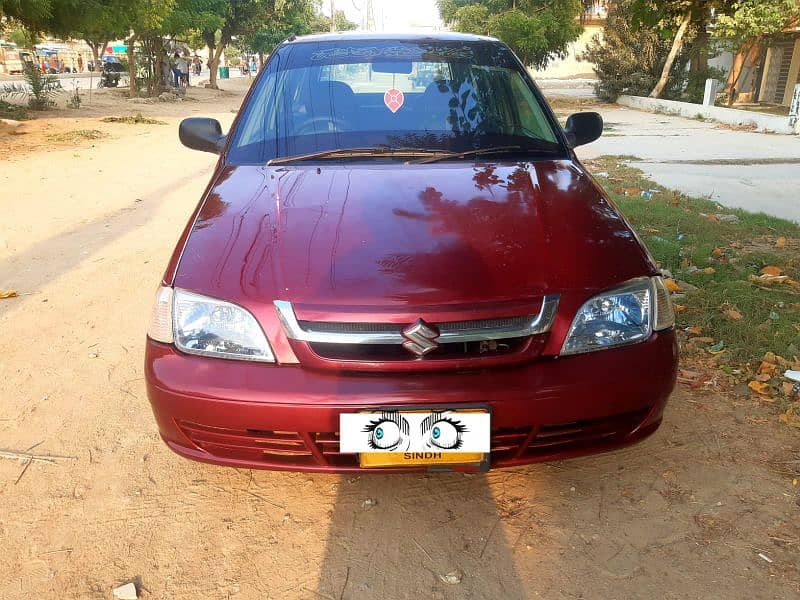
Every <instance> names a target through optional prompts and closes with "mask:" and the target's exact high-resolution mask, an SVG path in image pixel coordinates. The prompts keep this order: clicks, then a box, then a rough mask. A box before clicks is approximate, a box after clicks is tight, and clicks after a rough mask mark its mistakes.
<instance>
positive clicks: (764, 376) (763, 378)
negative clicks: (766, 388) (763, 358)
mask: <svg viewBox="0 0 800 600" xmlns="http://www.w3.org/2000/svg"><path fill="white" fill-rule="evenodd" d="M770 379H772V376H771V375H768V374H767V373H759V374H758V375H756V381H763V382H766V381H769V380H770Z"/></svg>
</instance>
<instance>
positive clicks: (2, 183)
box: [0, 81, 800, 600]
mask: <svg viewBox="0 0 800 600" xmlns="http://www.w3.org/2000/svg"><path fill="white" fill-rule="evenodd" d="M243 83H245V82H244V81H243V82H241V83H240V84H238V87H237V84H233V83H232V84H229V85H230V86H231V87H233V88H234V89H232V91H229V92H228V93H224V94H217V93H214V92H210V91H206V90H196V91H194V92H192V93H193V94H194V95H196V96H197V97H198V98H199V100H197V101H192V102H185V103H174V104H173V103H169V104H167V103H158V104H152V105H150V104H141V105H140V104H133V103H131V102H129V101H126V100H125V99H123V98H122V97H121V96H117V95H114V94H113V93H108V94H105V95H101V96H100V97H99V99H98V97H95V99H94V101H95V102H96V104H95V106H93V107H91V108H89V109H86V110H84V109H81V110H80V111H77V112H76V111H67V110H61V111H57V112H53V113H51V114H50V115H48V116H47V117H46V118H43V119H41V120H37V121H34V122H32V123H30V124H29V126H28V129H29V133H28V134H27V135H23V136H17V137H13V138H11V137H5V138H2V139H0V215H2V216H0V289H16V290H17V291H18V292H19V293H20V294H21V295H20V297H18V298H12V299H8V300H0V333H2V336H0V340H2V344H0V450H3V451H6V452H7V451H17V452H22V451H30V452H32V453H34V454H37V455H49V456H58V457H61V458H56V459H53V462H33V463H31V464H27V463H26V462H25V461H20V460H14V459H12V458H8V457H6V456H0V598H3V599H11V598H14V599H17V598H19V599H30V598H48V599H49V598H60V599H63V598H97V599H100V598H111V597H112V592H111V590H112V588H113V587H114V586H116V585H119V584H120V583H123V582H126V581H131V580H135V581H136V582H137V584H138V586H139V589H140V597H141V598H145V599H148V598H154V599H155V598H210V599H216V598H230V597H236V598H259V599H266V598H274V599H283V598H289V599H294V598H299V599H304V600H305V599H308V600H312V599H319V598H322V599H329V600H344V599H362V598H387V599H404V598H409V599H410V598H433V599H437V600H445V599H453V600H455V599H465V598H474V599H490V600H494V599H506V598H508V599H518V598H589V599H593V598H601V599H605V598H616V599H626V598H670V599H672V598H676V599H677V598H748V599H750V598H759V599H762V598H763V599H768V598H770V599H771V598H775V599H779V598H781V599H784V598H792V597H798V595H800V565H799V564H798V562H799V561H798V559H799V557H800V553H799V552H798V549H800V519H798V511H799V510H800V507H799V506H798V502H800V486H798V485H797V484H796V479H797V478H800V440H798V438H797V435H796V434H792V432H791V431H789V429H788V428H786V427H784V426H782V425H781V424H780V423H778V422H777V419H776V418H775V415H774V412H773V411H772V410H771V409H770V408H769V407H768V406H764V405H761V404H759V403H758V402H757V401H756V400H754V399H751V398H731V397H723V396H721V395H719V394H718V393H717V392H716V390H715V386H714V383H713V381H712V382H710V385H709V386H707V387H706V388H704V389H700V390H690V389H687V388H683V387H681V388H679V389H678V390H676V392H675V394H674V396H673V398H672V400H671V403H670V405H669V408H668V410H667V413H666V418H665V423H664V425H663V426H662V428H661V429H660V430H659V431H658V432H657V433H656V434H655V435H654V436H653V437H652V438H650V439H649V440H647V441H646V442H644V443H643V444H641V445H639V446H636V447H633V448H629V449H626V450H622V451H618V452H614V453H610V454H605V455H601V456H595V457H589V458H583V459H578V460H571V461H565V462H559V463H549V464H541V465H535V466H531V467H525V468H515V469H509V470H498V471H492V472H490V473H488V474H485V475H463V474H445V475H442V474H439V475H410V476H385V475H364V476H360V477H347V476H344V477H340V476H332V475H305V474H291V473H290V474H287V473H272V472H264V471H244V470H235V469H229V468H220V467H213V466H209V465H204V464H199V463H192V462H189V461H186V460H184V459H182V458H179V457H178V456H176V455H174V454H172V453H170V452H169V451H168V450H167V448H166V447H165V446H164V445H163V444H162V443H161V441H160V440H159V438H158V434H157V432H156V427H155V424H154V421H153V418H152V415H151V413H150V408H149V405H148V403H147V398H146V395H145V391H144V384H143V379H142V377H143V375H142V363H143V342H144V331H145V327H146V322H147V319H148V313H149V310H150V305H151V301H152V297H153V293H154V291H155V287H156V284H157V282H158V280H159V278H160V277H161V274H162V271H163V268H164V266H165V265H166V261H167V258H168V256H169V254H170V252H171V250H172V248H173V245H174V243H175V241H176V239H177V237H178V235H179V233H180V231H181V228H182V227H183V225H184V223H185V221H186V219H187V218H188V215H189V213H190V212H191V210H192V208H193V206H194V205H195V203H196V202H197V200H198V198H199V196H200V194H201V193H202V190H203V188H204V187H205V185H206V183H207V178H208V176H209V173H210V170H211V168H212V165H213V163H214V157H213V156H211V155H208V154H201V153H197V152H190V151H188V150H185V149H183V148H182V147H181V146H180V145H179V142H178V139H177V132H176V125H177V123H178V120H179V118H180V117H182V116H185V115H187V114H203V115H209V116H215V117H217V118H219V119H220V120H222V121H223V122H224V123H229V122H230V120H231V119H232V117H233V112H232V111H233V110H235V109H236V108H237V107H238V104H239V102H240V101H241V94H242V93H243V91H244V90H243V88H242V87H241V86H242V84H243ZM136 112H141V113H143V114H144V115H150V116H155V117H157V118H159V119H163V120H164V121H166V123H167V124H166V125H124V124H111V123H102V122H100V121H99V120H98V119H99V117H102V116H106V115H128V114H135V113H136ZM75 129H97V130H99V131H102V132H104V133H107V134H108V136H107V137H104V138H102V139H95V140H82V141H77V142H60V143H57V144H56V145H55V146H54V145H53V143H52V142H50V141H49V140H48V138H47V136H48V135H51V134H53V133H63V132H65V131H70V130H75ZM0 454H2V453H0ZM793 480H795V484H793ZM448 581H450V582H451V583H448Z"/></svg>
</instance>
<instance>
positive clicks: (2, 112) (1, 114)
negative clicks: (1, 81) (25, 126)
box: [0, 100, 30, 121]
mask: <svg viewBox="0 0 800 600" xmlns="http://www.w3.org/2000/svg"><path fill="white" fill-rule="evenodd" d="M28 118H30V117H29V115H28V111H27V110H25V107H24V106H18V105H16V104H11V103H10V102H6V101H5V100H0V119H13V120H15V121H24V120H26V119H28Z"/></svg>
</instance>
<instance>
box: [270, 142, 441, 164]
mask: <svg viewBox="0 0 800 600" xmlns="http://www.w3.org/2000/svg"><path fill="white" fill-rule="evenodd" d="M442 153H444V154H445V155H447V151H446V150H433V149H428V148H392V147H391V146H375V147H372V148H337V149H335V150H321V151H319V152H310V153H308V154H296V155H294V156H280V157H278V158H273V159H272V160H270V161H268V162H267V166H269V167H271V166H274V165H287V164H289V163H293V162H299V161H303V160H311V159H314V158H355V157H359V156H396V155H399V156H424V157H426V158H433V156H431V155H439V154H442ZM437 158H438V156H437Z"/></svg>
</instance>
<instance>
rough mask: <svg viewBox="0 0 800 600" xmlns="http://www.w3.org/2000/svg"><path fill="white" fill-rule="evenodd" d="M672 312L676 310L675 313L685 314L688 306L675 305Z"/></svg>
mask: <svg viewBox="0 0 800 600" xmlns="http://www.w3.org/2000/svg"><path fill="white" fill-rule="evenodd" d="M672 310H674V311H675V312H683V311H685V310H686V305H685V304H673V305H672Z"/></svg>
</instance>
